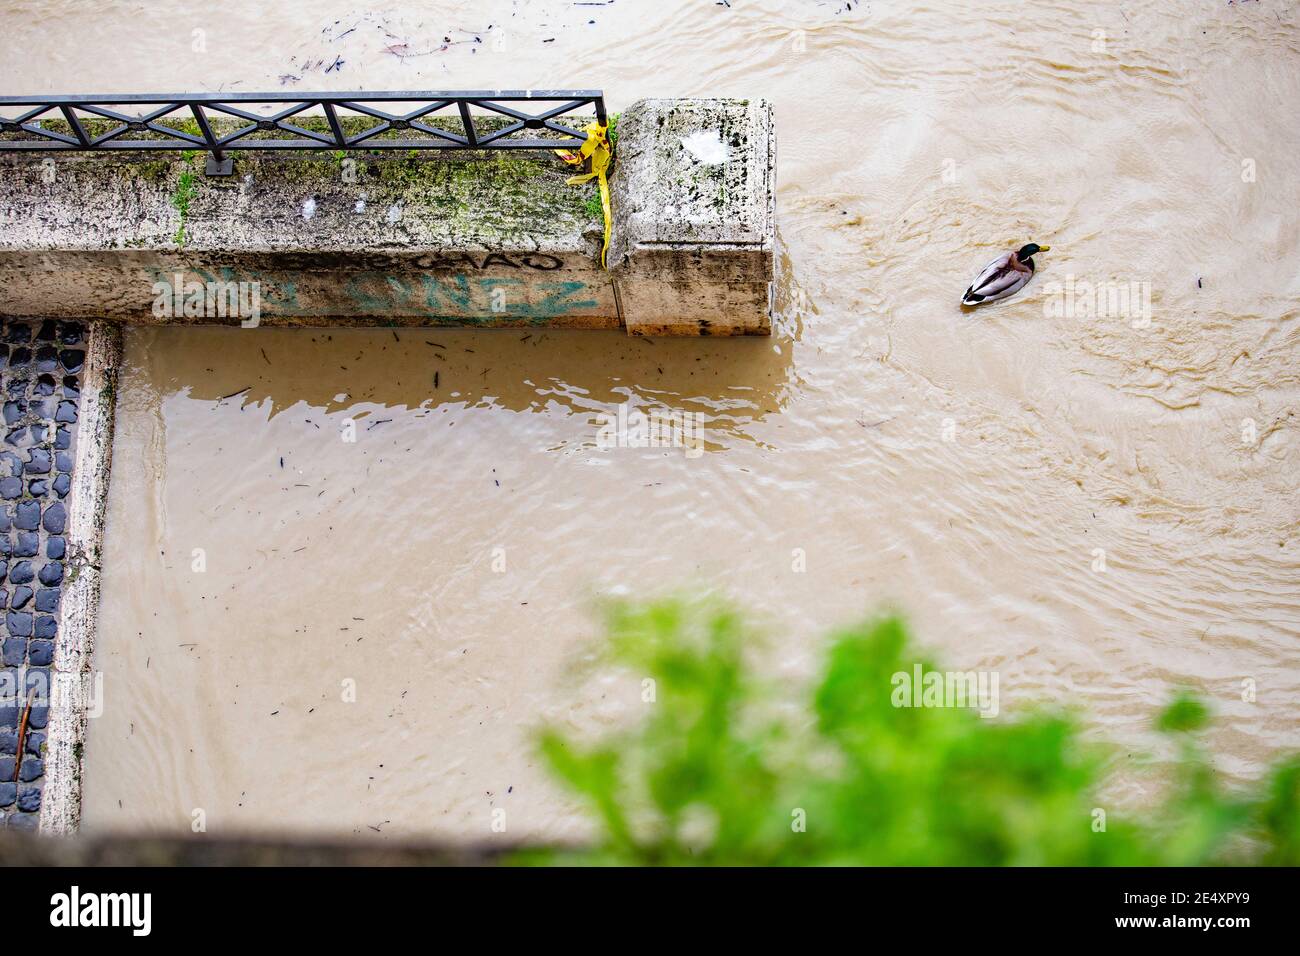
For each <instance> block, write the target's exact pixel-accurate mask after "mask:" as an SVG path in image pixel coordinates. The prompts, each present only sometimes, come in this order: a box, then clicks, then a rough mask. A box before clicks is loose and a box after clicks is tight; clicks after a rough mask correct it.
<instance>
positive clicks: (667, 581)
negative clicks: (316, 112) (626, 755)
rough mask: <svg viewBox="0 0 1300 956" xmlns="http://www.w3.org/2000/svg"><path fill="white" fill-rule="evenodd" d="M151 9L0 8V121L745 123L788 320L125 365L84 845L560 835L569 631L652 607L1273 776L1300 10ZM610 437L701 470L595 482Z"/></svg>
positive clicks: (571, 701) (564, 826)
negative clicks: (299, 118)
mask: <svg viewBox="0 0 1300 956" xmlns="http://www.w3.org/2000/svg"><path fill="white" fill-rule="evenodd" d="M183 6H184V5H182V4H178V3H175V2H158V3H150V4H138V3H118V4H107V5H105V6H104V8H103V9H102V10H101V11H100V12H97V13H89V12H86V10H85V8H84V6H83V5H80V4H73V3H70V2H66V0H61V2H46V3H41V4H39V5H38V4H31V3H16V2H13V0H2V2H0V9H3V10H4V11H5V27H6V29H5V36H4V37H3V39H0V53H2V54H3V59H2V60H0V76H2V78H3V83H2V84H0V85H3V86H4V88H5V89H6V90H9V91H12V92H15V93H19V92H44V91H53V92H74V91H82V90H86V89H88V88H91V87H93V88H95V89H96V90H104V91H129V90H147V89H155V88H156V89H159V90H171V89H172V88H174V87H177V86H188V87H197V88H203V89H224V90H232V91H239V90H244V91H249V90H254V89H263V88H269V89H273V90H277V91H280V90H283V91H285V92H291V91H293V90H297V89H301V90H315V89H355V88H371V89H402V88H414V89H421V88H423V89H429V88H475V87H523V88H527V87H555V86H583V87H603V88H604V90H605V92H606V96H607V98H608V100H609V101H610V104H611V108H612V109H615V110H617V109H621V108H623V107H625V106H626V105H628V104H629V103H631V102H632V101H633V100H635V99H637V98H639V97H642V96H697V95H729V96H742V97H753V96H765V97H768V98H770V99H771V100H772V102H773V104H774V107H775V113H776V122H777V130H778V138H779V161H778V179H779V191H778V200H777V208H778V222H779V230H780V237H781V243H782V248H781V251H780V261H781V272H782V276H781V284H780V291H779V295H778V306H779V309H780V315H779V317H778V319H777V334H776V335H775V336H774V337H773V338H772V339H771V340H745V341H671V342H670V341H663V340H654V341H643V340H631V339H628V338H626V337H624V336H622V335H621V334H618V333H599V332H572V333H533V334H531V335H529V334H527V333H522V332H495V333H476V332H463V331H454V332H452V331H441V330H439V331H432V332H425V331H415V330H410V331H401V332H399V333H396V334H395V333H393V332H390V331H337V332H333V333H326V332H321V331H319V330H316V331H305V330H293V331H291V330H256V331H249V330H240V329H230V330H136V331H132V332H130V333H129V335H128V337H127V354H126V364H127V368H126V371H125V374H124V377H123V382H122V387H121V389H120V398H119V408H118V429H119V433H118V436H117V441H116V446H115V459H114V471H113V483H112V494H111V501H110V508H109V524H108V537H107V548H106V554H105V555H104V562H105V564H104V567H105V573H104V579H103V580H104V589H105V593H104V606H103V610H102V619H101V625H100V636H99V647H98V652H97V665H98V667H100V668H101V669H102V670H103V671H104V672H105V712H104V714H103V716H102V717H100V718H98V719H97V720H94V721H92V725H91V729H90V735H89V740H88V742H87V757H86V777H85V779H86V783H85V807H84V825H85V827H86V828H87V829H92V828H94V829H100V828H108V827H144V828H156V829H163V830H170V831H179V832H188V830H189V828H190V826H191V821H192V820H193V819H195V811H196V810H202V811H203V814H204V818H205V820H206V826H207V828H208V830H209V832H215V831H217V830H218V829H221V830H223V831H229V830H231V829H256V828H273V829H282V828H285V827H289V828H300V829H304V830H324V831H329V832H335V833H357V834H360V835H364V836H372V837H373V836H375V835H376V834H379V835H380V836H391V835H397V836H408V835H411V834H420V835H433V836H438V837H445V838H449V839H465V840H478V839H484V838H487V837H490V836H491V832H490V825H491V823H492V819H493V818H492V815H491V814H492V810H493V809H495V808H504V809H506V810H507V819H508V821H509V824H508V826H509V833H508V835H509V836H511V837H515V838H527V837H542V838H547V839H568V838H573V837H578V836H581V834H582V833H583V832H584V831H583V825H582V823H581V820H580V819H579V817H578V815H577V813H576V808H575V805H574V804H573V803H572V802H571V801H569V800H568V799H567V798H566V797H564V796H563V795H562V794H561V793H560V792H559V791H558V790H557V789H556V788H554V787H553V786H552V785H551V784H550V783H549V782H548V780H547V779H546V777H545V775H544V774H543V772H542V770H541V769H540V767H539V766H538V763H537V761H536V759H535V757H534V755H533V752H532V749H531V747H530V743H529V741H530V739H531V734H532V731H533V729H534V728H535V727H536V726H537V724H538V723H539V722H540V721H542V720H551V721H555V722H558V723H561V724H564V725H566V726H570V727H574V728H580V729H587V730H591V729H598V728H600V727H602V726H605V725H608V724H612V723H614V722H617V721H619V720H621V719H624V718H627V717H630V716H635V714H636V712H637V710H638V708H640V707H642V706H643V705H642V704H641V702H640V697H639V688H638V685H637V684H636V682H635V681H632V680H627V681H624V680H621V679H616V678H610V679H608V680H606V681H604V682H599V683H596V684H584V685H581V686H579V685H576V684H574V683H573V682H572V681H571V680H570V679H569V678H568V677H567V676H566V675H567V674H568V673H569V669H568V668H569V665H570V664H571V663H572V661H573V660H574V658H575V657H576V656H577V655H578V654H579V653H580V651H581V649H582V648H583V647H584V642H586V641H588V640H590V639H591V638H592V636H593V635H594V634H595V633H596V632H597V627H596V624H595V621H594V619H593V616H592V614H591V608H592V603H593V600H594V599H595V598H596V597H598V596H599V595H605V594H611V593H613V594H626V595H631V596H653V595H657V594H663V593H666V592H670V591H673V590H677V589H683V588H685V589H693V590H696V591H699V590H701V589H704V590H708V591H710V592H713V593H718V594H725V595H729V596H731V597H732V598H734V599H736V600H737V601H738V602H740V603H741V604H742V605H743V606H745V607H747V608H749V609H751V610H752V613H753V614H754V616H755V618H756V619H757V620H759V621H761V622H762V623H763V624H764V625H765V627H766V628H767V629H768V630H769V632H771V633H773V634H775V635H779V636H780V639H779V640H778V641H777V642H776V651H777V652H776V654H775V655H774V656H775V658H776V659H775V661H774V665H773V666H774V667H775V670H776V673H777V674H779V675H780V676H781V677H783V678H786V679H788V680H790V681H799V680H803V679H806V678H807V677H808V675H809V674H810V673H811V672H812V670H813V668H814V666H815V664H816V661H817V659H818V652H819V648H820V643H819V638H820V637H821V636H823V635H824V633H825V631H826V630H827V629H828V628H830V627H832V626H834V625H836V624H839V623H843V622H845V621H848V620H851V619H853V618H855V617H856V616H858V615H860V614H862V613H864V612H865V611H867V610H869V609H871V608H874V607H878V606H880V605H881V604H882V603H886V602H887V603H891V604H894V605H897V606H898V607H901V608H902V609H903V610H904V611H905V612H906V613H907V614H908V616H909V617H910V618H911V620H912V621H913V623H914V625H915V627H916V629H917V631H918V633H919V634H920V635H921V637H922V638H923V640H924V641H925V642H926V644H927V645H929V647H930V648H932V649H933V651H934V652H935V654H936V656H937V657H939V658H940V659H941V660H943V661H945V662H948V663H949V664H950V665H951V666H954V667H961V668H981V669H989V670H997V671H998V672H999V673H1000V675H1001V691H1002V696H1003V701H1002V708H1003V711H1004V712H1011V713H1014V712H1015V710H1016V708H1017V707H1020V706H1023V705H1024V704H1027V703H1030V702H1038V701H1053V702H1058V703H1061V704H1065V705H1069V706H1073V707H1077V708H1079V709H1081V710H1082V711H1085V712H1086V713H1087V714H1088V716H1089V721H1090V726H1091V727H1093V728H1094V729H1095V731H1096V732H1097V733H1098V734H1099V735H1102V736H1106V737H1108V738H1111V739H1115V740H1118V741H1120V742H1121V743H1123V744H1125V745H1126V746H1128V747H1130V748H1132V749H1133V751H1134V752H1137V751H1138V750H1140V749H1142V748H1146V747H1150V746H1151V739H1150V737H1149V736H1148V735H1147V732H1146V728H1147V724H1148V720H1149V717H1150V715H1151V714H1152V712H1153V711H1154V710H1155V709H1156V708H1157V707H1158V706H1159V704H1160V702H1161V701H1162V700H1163V699H1164V698H1165V696H1166V694H1167V693H1168V690H1169V688H1171V687H1172V686H1174V685H1178V684H1190V685H1192V686H1195V687H1199V688H1201V689H1202V690H1203V691H1204V692H1205V693H1206V694H1207V695H1208V696H1209V697H1210V698H1211V700H1212V701H1213V704H1214V708H1215V710H1216V712H1217V713H1218V715H1219V722H1218V730H1217V731H1216V732H1215V734H1214V735H1213V738H1212V739H1213V743H1214V744H1215V746H1216V748H1217V749H1218V751H1219V754H1220V760H1219V766H1220V769H1221V770H1222V771H1223V773H1224V775H1225V776H1226V777H1227V778H1229V779H1233V780H1242V779H1248V778H1251V777H1253V776H1255V775H1257V774H1258V773H1259V772H1260V771H1261V769H1262V767H1263V765H1264V763H1265V762H1266V761H1267V760H1268V759H1270V758H1271V757H1273V756H1274V755H1276V754H1277V753H1278V752H1279V751H1280V750H1282V749H1295V748H1297V747H1300V712H1298V710H1297V701H1300V662H1298V657H1300V654H1298V650H1300V540H1298V536H1297V524H1298V521H1300V494H1297V492H1298V491H1300V488H1298V485H1300V479H1298V477H1297V475H1298V474H1300V470H1298V469H1297V450H1296V447H1295V444H1296V428H1297V424H1298V423H1297V420H1296V417H1295V415H1296V409H1297V399H1298V397H1300V363H1298V362H1297V361H1296V357H1297V347H1298V346H1300V235H1297V228H1298V226H1297V222H1298V221H1300V220H1297V217H1296V215H1295V210H1296V208H1297V206H1298V205H1300V151H1298V150H1297V149H1296V144H1297V143H1300V113H1297V111H1296V109H1295V104H1296V103H1297V102H1300V9H1298V6H1297V4H1296V3H1294V2H1282V0H1261V2H1258V3H1228V2H1226V0H1222V2H1207V0H1170V2H1164V3H1160V4H1131V3H1127V4H1125V3H1094V2H1089V0H1049V2H1043V3H1035V4H1027V3H1024V2H1018V0H998V2H992V0H990V2H965V0H930V2H921V3H892V4H887V3H874V2H873V3H858V2H854V3H848V2H839V0H836V2H824V3H819V2H812V0H809V2H785V3H781V2H777V0H770V2H745V0H732V2H731V3H730V5H729V6H728V5H717V4H709V3H700V2H685V0H680V2H678V0H665V2H660V3H653V4H652V3H643V2H634V0H616V2H610V3H606V4H599V3H586V4H568V3H564V4H560V3H552V4H543V3H526V2H505V0H480V2H475V3H469V2H461V3H442V4H436V5H431V6H430V8H429V9H426V10H423V11H420V12H414V11H411V10H405V9H404V10H403V11H402V12H397V11H395V10H390V11H385V10H383V9H379V8H374V9H370V10H368V11H367V10H364V9H363V8H360V7H358V6H356V5H355V4H348V3H336V2H330V0H323V2H322V0H317V2H313V3H310V4H307V3H298V2H286V3H282V4H279V5H276V6H274V7H266V6H265V5H263V4H252V3H231V4H223V5H221V7H220V12H219V14H218V13H216V12H214V11H213V10H212V9H211V8H204V9H201V10H199V9H197V8H196V12H192V13H191V12H185V11H184V10H183V9H182V8H183ZM589 21H593V22H589ZM87 24H92V25H93V28H87ZM196 31H197V32H196ZM502 38H503V39H502ZM106 48H110V49H112V50H113V51H114V55H113V56H112V57H107V56H104V55H103V50H104V49H106ZM1031 240H1033V241H1037V242H1039V243H1041V244H1044V245H1046V244H1049V243H1050V244H1051V246H1052V250H1051V252H1050V253H1047V254H1044V255H1042V256H1040V257H1039V258H1038V260H1037V261H1038V265H1039V275H1038V276H1037V277H1036V278H1035V279H1034V281H1033V283H1032V284H1031V285H1030V286H1029V287H1028V288H1027V290H1026V291H1025V292H1023V293H1021V294H1020V295H1019V296H1017V297H1016V298H1013V299H1011V300H1009V301H1007V302H1004V303H999V304H995V305H993V306H989V307H987V308H985V309H982V310H980V311H977V312H974V313H970V312H965V311H963V310H962V309H961V308H960V307H959V306H958V300H959V298H960V295H961V293H962V291H963V290H964V289H965V288H966V286H967V284H968V283H969V282H970V280H971V278H972V277H973V276H974V275H975V274H976V273H977V272H978V270H979V268H980V266H982V265H983V264H984V263H985V262H986V261H988V260H989V259H991V258H992V257H993V256H994V255H996V254H997V253H998V252H1000V251H1002V250H1003V249H1006V248H1012V247H1016V246H1019V245H1020V244H1022V243H1025V242H1028V241H1031ZM435 373H436V375H437V379H436V386H435V378H434V376H435ZM624 402H628V403H631V405H632V406H633V407H637V408H643V409H644V408H650V407H662V408H668V409H674V410H678V411H691V412H698V413H701V414H702V415H703V416H704V419H705V421H706V437H707V440H708V446H707V451H706V452H705V453H704V454H703V455H700V456H688V455H687V454H685V453H684V452H683V451H682V450H681V449H628V448H621V449H613V450H602V449H600V448H598V447H597V431H598V422H597V416H598V415H599V414H601V413H612V412H615V411H616V410H617V408H618V406H619V405H621V404H622V403H624ZM349 420H351V421H352V422H353V425H352V426H349V425H348V424H347V422H348V421H349ZM349 428H352V429H354V434H355V441H347V440H344V435H345V434H346V432H347V431H348V430H349ZM1243 681H1250V682H1253V683H1252V685H1251V686H1253V687H1254V688H1255V689H1256V695H1257V696H1256V699H1255V700H1253V701H1249V702H1248V701H1245V700H1243V693H1242V689H1243ZM1117 790H1118V791H1119V792H1120V793H1121V795H1125V794H1127V795H1138V794H1140V793H1141V788H1140V786H1139V785H1138V784H1137V783H1136V782H1133V781H1131V780H1129V779H1127V778H1122V779H1121V780H1120V781H1119V782H1118V783H1117Z"/></svg>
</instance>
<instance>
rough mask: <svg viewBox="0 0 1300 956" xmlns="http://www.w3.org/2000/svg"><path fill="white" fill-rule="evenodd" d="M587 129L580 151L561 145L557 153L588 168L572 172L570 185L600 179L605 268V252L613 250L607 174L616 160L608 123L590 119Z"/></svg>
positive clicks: (602, 249)
mask: <svg viewBox="0 0 1300 956" xmlns="http://www.w3.org/2000/svg"><path fill="white" fill-rule="evenodd" d="M585 132H586V134H587V140H586V142H584V143H583V144H582V146H580V147H579V148H578V151H577V152H573V151H571V150H567V149H557V150H556V151H555V155H557V156H559V157H560V158H561V159H562V160H564V161H565V162H566V163H568V164H569V165H570V166H580V167H582V168H583V169H585V170H587V172H585V173H583V174H582V175H580V176H571V177H570V178H569V180H568V184H569V185H570V186H577V185H579V184H580V183H586V182H590V181H591V180H593V179H597V180H599V181H600V206H601V208H602V209H603V210H604V211H605V242H604V244H603V245H602V246H601V247H600V264H601V267H602V268H608V266H607V265H606V263H605V255H606V253H607V252H609V232H610V228H611V220H612V216H611V215H610V211H609V181H608V180H607V179H606V174H607V173H608V172H609V167H610V164H611V163H612V162H613V160H614V152H613V149H612V147H611V146H610V145H609V127H608V126H605V125H603V124H601V123H588V124H587V128H586V131H585Z"/></svg>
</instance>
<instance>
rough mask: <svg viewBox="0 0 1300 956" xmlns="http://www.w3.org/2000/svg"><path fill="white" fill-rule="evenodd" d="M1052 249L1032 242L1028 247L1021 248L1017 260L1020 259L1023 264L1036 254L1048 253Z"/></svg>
mask: <svg viewBox="0 0 1300 956" xmlns="http://www.w3.org/2000/svg"><path fill="white" fill-rule="evenodd" d="M1051 248H1052V247H1051V246H1040V245H1039V244H1038V243H1036V242H1031V243H1030V244H1029V245H1027V246H1021V247H1020V251H1019V252H1017V253H1016V258H1017V259H1019V260H1020V261H1021V262H1024V261H1025V260H1026V259H1028V258H1029V257H1030V256H1032V255H1034V254H1035V253H1038V252H1046V251H1047V250H1049V249H1051Z"/></svg>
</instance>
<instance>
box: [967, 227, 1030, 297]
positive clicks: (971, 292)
mask: <svg viewBox="0 0 1300 956" xmlns="http://www.w3.org/2000/svg"><path fill="white" fill-rule="evenodd" d="M1050 248H1052V247H1051V246H1040V245H1038V244H1036V243H1033V242H1031V243H1029V245H1027V246H1021V247H1020V248H1019V249H1018V250H1016V251H1015V252H1004V253H1003V254H1002V255H1000V256H998V257H997V258H996V259H994V260H993V261H992V262H990V263H989V264H988V265H986V266H985V267H984V271H983V272H981V273H980V274H979V278H977V279H976V280H975V281H974V282H972V283H971V284H970V288H969V289H967V290H966V294H965V295H964V296H962V297H961V304H962V305H980V304H981V303H983V302H992V301H994V300H995V299H1005V298H1006V297H1007V296H1009V295H1015V294H1016V293H1017V292H1019V291H1020V290H1021V289H1023V288H1024V287H1025V283H1026V282H1028V281H1029V280H1030V278H1031V277H1032V276H1033V274H1034V259H1033V256H1034V255H1035V254H1036V253H1039V252H1046V251H1047V250H1048V249H1050Z"/></svg>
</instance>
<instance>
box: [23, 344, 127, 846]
mask: <svg viewBox="0 0 1300 956" xmlns="http://www.w3.org/2000/svg"><path fill="white" fill-rule="evenodd" d="M87 324H88V327H89V329H88V333H87V338H88V341H87V344H86V359H85V370H84V372H83V373H82V378H81V405H80V410H79V411H78V414H77V454H76V461H75V462H74V464H73V469H72V488H71V490H70V491H69V492H68V529H67V542H68V549H67V558H66V560H65V562H64V571H65V573H64V585H63V601H62V614H61V620H60V623H59V632H58V636H57V638H56V640H55V643H54V675H55V676H54V685H55V686H65V687H66V686H74V687H78V688H83V687H86V686H87V681H88V680H89V678H90V677H91V659H92V655H93V652H94V650H95V622H96V619H97V618H98V616H99V575H100V560H101V559H100V554H101V546H102V544H103V539H104V518H105V512H106V508H107V504H108V479H109V472H110V470H111V468H112V464H113V410H114V407H115V406H116V401H117V370H118V365H119V363H120V362H121V358H122V329H121V326H120V325H118V324H117V323H115V322H106V321H103V320H94V321H91V322H89V323H87ZM86 703H87V700H86V696H85V694H83V693H76V694H72V695H67V694H55V695H54V696H53V699H52V700H51V705H50V721H49V725H48V728H47V730H46V750H45V792H44V793H43V794H42V795H41V832H42V833H48V834H69V833H75V832H76V830H77V827H78V825H79V824H80V822H81V758H82V747H83V745H84V741H85V739H86V710H85V707H86Z"/></svg>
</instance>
